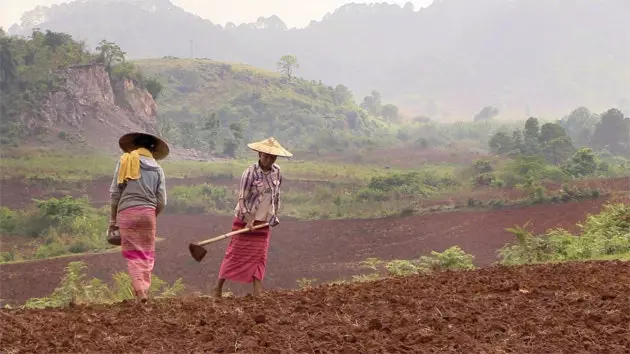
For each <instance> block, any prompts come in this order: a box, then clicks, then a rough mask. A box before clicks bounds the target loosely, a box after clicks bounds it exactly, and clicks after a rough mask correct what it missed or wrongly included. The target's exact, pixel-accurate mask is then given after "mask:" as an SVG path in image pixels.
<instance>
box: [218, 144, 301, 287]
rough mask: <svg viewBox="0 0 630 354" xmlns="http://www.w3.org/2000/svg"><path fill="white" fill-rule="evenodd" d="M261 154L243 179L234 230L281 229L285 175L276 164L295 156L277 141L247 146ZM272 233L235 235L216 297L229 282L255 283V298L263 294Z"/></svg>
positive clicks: (262, 231)
mask: <svg viewBox="0 0 630 354" xmlns="http://www.w3.org/2000/svg"><path fill="white" fill-rule="evenodd" d="M247 146H248V147H249V148H250V149H252V150H254V151H257V152H258V162H256V163H255V164H253V165H251V166H249V167H248V168H247V169H246V170H245V171H244V172H243V175H242V176H241V182H240V185H239V193H238V202H237V203H236V208H235V213H234V214H235V215H234V216H235V217H234V222H233V223H232V230H233V231H235V230H240V229H243V228H247V229H252V228H253V227H254V226H256V225H259V224H264V223H267V222H268V223H269V225H270V226H271V227H275V226H277V225H278V224H279V223H280V221H279V220H278V209H279V206H280V186H281V185H282V173H281V171H280V166H278V165H277V164H275V161H276V158H277V157H278V156H283V157H290V156H293V154H291V153H290V152H289V151H287V150H286V149H284V148H283V147H282V145H280V143H278V142H277V141H276V140H275V139H274V138H269V139H266V140H263V141H259V142H256V143H251V144H248V145H247ZM270 237H271V229H270V227H269V226H266V227H263V228H260V229H256V230H250V231H248V232H245V233H242V234H239V235H235V236H233V237H232V239H231V240H230V243H229V244H228V247H227V249H226V251H225V257H224V258H223V262H222V263H221V269H220V271H219V277H218V280H217V284H216V287H215V289H214V293H215V296H216V297H221V295H222V294H223V284H224V283H225V280H226V279H229V280H231V281H236V282H240V283H253V284H254V294H253V295H254V296H258V295H260V293H261V291H262V280H263V279H264V277H265V269H266V266H267V251H268V249H269V239H270Z"/></svg>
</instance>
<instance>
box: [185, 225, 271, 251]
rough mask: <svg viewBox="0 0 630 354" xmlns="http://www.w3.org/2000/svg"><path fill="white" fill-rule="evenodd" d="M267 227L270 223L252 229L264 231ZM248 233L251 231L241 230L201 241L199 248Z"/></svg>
mask: <svg viewBox="0 0 630 354" xmlns="http://www.w3.org/2000/svg"><path fill="white" fill-rule="evenodd" d="M267 226H269V223H264V224H260V225H256V226H254V227H252V228H251V230H258V229H262V228H263V227H267ZM247 231H250V229H240V230H236V231H232V232H228V233H227V234H223V235H221V236H217V237H214V238H211V239H209V240H205V241H201V242H199V243H197V245H198V246H205V245H207V244H210V243H213V242H217V241H221V240H223V239H226V238H228V237H232V236H234V235H238V234H242V233H244V232H247Z"/></svg>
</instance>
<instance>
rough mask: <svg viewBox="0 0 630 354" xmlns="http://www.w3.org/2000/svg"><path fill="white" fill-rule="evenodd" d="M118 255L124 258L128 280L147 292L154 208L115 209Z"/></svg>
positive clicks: (151, 252) (137, 288) (153, 258)
mask: <svg viewBox="0 0 630 354" xmlns="http://www.w3.org/2000/svg"><path fill="white" fill-rule="evenodd" d="M118 226H119V227H120V238H121V247H122V255H123V257H125V259H126V260H127V269H128V271H129V276H130V277H131V284H132V285H133V288H134V290H136V291H137V292H143V293H145V294H146V293H147V292H148V290H149V288H150V287H151V272H152V271H153V265H154V263H155V231H156V215H155V208H153V207H146V206H138V207H131V208H128V209H125V210H123V211H121V212H120V213H118Z"/></svg>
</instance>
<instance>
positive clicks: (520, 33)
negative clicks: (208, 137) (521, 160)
mask: <svg viewBox="0 0 630 354" xmlns="http://www.w3.org/2000/svg"><path fill="white" fill-rule="evenodd" d="M629 13H630V2H628V1H627V0H602V1H591V0H573V1H564V0H475V1H469V0H441V1H434V2H433V4H432V5H431V6H429V7H427V8H424V9H420V10H417V9H414V7H413V6H412V5H411V4H407V5H405V6H399V5H391V4H386V3H379V4H371V5H368V4H347V5H344V6H342V7H340V8H338V9H331V12H330V13H329V14H328V15H327V16H325V17H324V18H323V19H321V20H319V19H313V20H315V21H313V22H312V23H311V24H310V25H309V26H307V27H306V28H303V29H288V28H287V26H286V24H284V22H283V21H282V19H280V18H278V17H276V16H272V17H269V18H260V19H259V20H258V21H257V22H256V23H252V24H243V25H239V26H235V25H234V24H228V25H226V26H220V25H217V24H213V23H212V22H210V21H208V20H204V19H201V18H199V17H198V16H196V15H193V14H190V13H187V12H185V10H184V9H181V8H179V7H177V6H174V5H173V4H171V3H170V2H169V1H168V0H134V1H117V0H88V1H74V2H70V3H69V4H63V5H59V6H53V7H52V8H48V9H47V8H39V9H37V10H34V11H32V12H30V13H27V14H25V16H24V18H23V22H22V23H21V24H20V25H17V26H14V27H12V28H11V29H10V31H11V33H19V34H24V35H29V34H30V32H31V30H32V28H33V27H36V26H38V27H40V28H42V29H52V30H56V31H63V32H66V33H69V34H72V35H73V36H76V37H77V38H81V39H86V40H87V42H88V43H89V44H90V45H91V46H92V47H95V46H96V45H97V43H98V42H99V41H100V40H102V39H105V38H107V39H108V40H111V41H113V42H116V43H118V44H119V45H120V46H121V47H122V48H126V51H127V52H128V56H129V57H130V58H160V57H163V56H169V55H170V56H176V57H182V58H184V57H185V58H189V57H191V56H192V57H195V58H211V59H213V60H217V61H227V62H240V63H247V64H249V65H253V66H256V67H261V68H264V69H267V70H274V69H275V66H276V62H277V60H278V58H279V57H281V56H283V55H285V54H293V55H295V56H297V58H298V59H299V60H300V64H301V65H300V68H299V71H298V74H299V75H300V76H302V77H304V78H306V79H308V80H322V81H323V82H325V83H326V84H327V85H332V86H336V85H337V84H343V85H346V86H347V87H349V88H350V89H351V90H352V91H353V92H354V93H355V94H356V95H357V98H356V99H357V100H361V99H362V98H363V97H364V96H365V95H367V94H369V93H370V92H371V91H372V90H375V89H376V90H378V91H379V92H381V93H382V94H383V96H384V97H388V98H389V99H390V100H391V101H392V102H393V103H395V104H397V105H398V106H399V107H401V110H402V111H404V112H407V113H409V114H414V115H416V114H417V115H425V116H429V117H431V118H434V119H442V120H445V119H463V120H466V119H470V118H472V117H473V116H474V115H475V114H476V113H477V112H479V110H481V109H482V108H483V107H485V106H494V107H496V108H497V109H498V111H499V113H498V114H499V115H500V116H501V117H503V118H508V119H512V118H515V117H516V118H520V117H522V116H531V115H534V116H544V117H548V118H550V117H553V116H560V115H563V114H566V112H569V111H570V110H572V109H574V108H575V107H578V106H585V107H589V108H591V109H592V110H594V111H598V112H601V111H604V110H606V109H608V108H610V107H617V108H620V109H622V110H625V112H626V114H628V110H630V96H629V95H630V94H628V92H630V70H629V69H628V66H627V63H628V62H630V36H628V35H627V22H628V14H629ZM112 19H119V20H120V21H119V22H118V23H117V24H116V26H112V22H111V21H112Z"/></svg>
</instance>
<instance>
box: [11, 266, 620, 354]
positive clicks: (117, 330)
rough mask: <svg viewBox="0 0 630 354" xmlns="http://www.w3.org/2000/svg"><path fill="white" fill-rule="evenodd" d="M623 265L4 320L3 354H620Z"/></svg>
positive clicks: (16, 314)
mask: <svg viewBox="0 0 630 354" xmlns="http://www.w3.org/2000/svg"><path fill="white" fill-rule="evenodd" d="M628 294H630V263H627V262H626V263H623V262H588V263H573V264H559V265H539V266H525V267H514V268H506V267H492V268H489V269H483V270H479V271H473V272H445V273H438V274H434V275H428V276H414V277H407V278H394V279H387V280H382V281H378V282H374V283H366V284H352V285H331V286H322V287H317V288H314V289H310V290H306V291H297V292H271V293H268V294H266V295H265V296H264V297H262V298H258V299H252V298H240V299H233V298H232V299H222V300H220V301H215V300H213V299H209V298H186V299H174V300H157V301H154V302H151V303H149V304H148V305H146V306H141V305H134V304H132V303H123V304H119V305H114V306H88V307H82V306H76V307H71V308H68V309H47V310H0V327H1V328H2V331H3V333H2V337H0V352H3V353H13V352H16V353H17V352H32V353H35V352H37V353H44V352H45V353H70V352H71V353H95V352H99V353H118V352H149V353H184V352H186V353H210V352H213V353H233V352H243V353H287V352H291V353H292V352H296V353H307V352H308V353H333V352H334V353H419V352H423V353H426V352H448V353H622V352H627V351H628V348H630V312H629V311H628V309H630V296H629V295H628Z"/></svg>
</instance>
